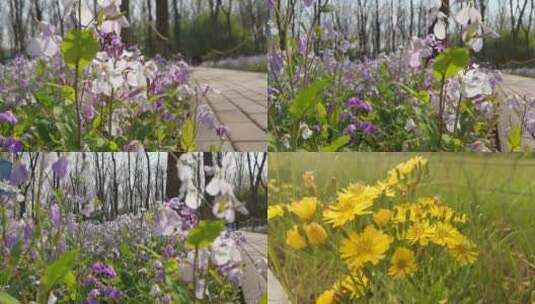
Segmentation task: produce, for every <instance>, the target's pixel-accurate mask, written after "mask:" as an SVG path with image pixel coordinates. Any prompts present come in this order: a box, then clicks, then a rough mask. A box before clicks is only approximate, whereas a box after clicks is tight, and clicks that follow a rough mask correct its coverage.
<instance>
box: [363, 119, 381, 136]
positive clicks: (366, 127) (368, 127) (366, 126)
mask: <svg viewBox="0 0 535 304" xmlns="http://www.w3.org/2000/svg"><path fill="white" fill-rule="evenodd" d="M359 130H361V131H362V132H364V133H367V134H374V133H375V132H377V128H376V127H375V126H374V125H373V124H372V123H371V122H367V121H364V122H361V123H360V125H359Z"/></svg>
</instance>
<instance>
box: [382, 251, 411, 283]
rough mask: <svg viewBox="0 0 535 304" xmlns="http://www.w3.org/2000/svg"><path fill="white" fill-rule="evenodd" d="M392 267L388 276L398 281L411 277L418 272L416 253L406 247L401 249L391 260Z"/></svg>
mask: <svg viewBox="0 0 535 304" xmlns="http://www.w3.org/2000/svg"><path fill="white" fill-rule="evenodd" d="M390 263H391V266H390V268H389V269H388V274H389V275H391V276H392V277H394V278H396V279H402V278H405V277H410V276H412V275H413V274H414V273H415V272H416V268H417V267H416V260H415V259H414V252H412V250H410V249H407V248H405V247H399V248H397V249H396V251H395V252H394V255H393V256H392V259H391V260H390Z"/></svg>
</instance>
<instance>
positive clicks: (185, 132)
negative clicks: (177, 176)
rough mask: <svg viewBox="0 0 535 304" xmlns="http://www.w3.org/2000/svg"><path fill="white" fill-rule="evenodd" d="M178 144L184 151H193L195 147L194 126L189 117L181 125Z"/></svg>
mask: <svg viewBox="0 0 535 304" xmlns="http://www.w3.org/2000/svg"><path fill="white" fill-rule="evenodd" d="M180 145H181V146H182V149H183V150H184V151H193V150H194V149H195V127H194V126H193V122H192V121H191V119H187V120H186V121H185V122H184V126H182V138H181V140H180Z"/></svg>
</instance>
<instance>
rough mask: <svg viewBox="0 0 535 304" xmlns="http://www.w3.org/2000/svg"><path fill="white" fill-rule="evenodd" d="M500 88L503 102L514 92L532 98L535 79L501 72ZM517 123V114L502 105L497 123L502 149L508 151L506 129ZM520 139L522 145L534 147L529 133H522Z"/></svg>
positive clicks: (534, 91)
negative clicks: (522, 135) (501, 81)
mask: <svg viewBox="0 0 535 304" xmlns="http://www.w3.org/2000/svg"><path fill="white" fill-rule="evenodd" d="M502 89H503V95H504V100H503V102H505V103H506V102H507V99H508V98H509V97H512V96H513V95H514V94H518V95H521V96H531V97H532V98H533V97H535V79H534V78H528V77H522V76H516V75H509V74H503V83H502ZM503 102H502V103H503ZM519 124H520V119H519V118H518V115H517V114H516V113H515V112H513V111H512V110H511V109H510V108H509V107H507V105H503V106H502V110H501V115H500V120H499V124H498V129H499V131H500V132H499V133H500V142H501V146H502V151H504V152H508V151H509V146H508V144H507V136H508V130H509V129H510V128H511V126H512V125H519ZM522 141H523V142H522V143H523V145H529V146H530V147H532V148H533V147H535V141H534V140H533V138H531V136H530V135H529V134H524V137H523V138H522Z"/></svg>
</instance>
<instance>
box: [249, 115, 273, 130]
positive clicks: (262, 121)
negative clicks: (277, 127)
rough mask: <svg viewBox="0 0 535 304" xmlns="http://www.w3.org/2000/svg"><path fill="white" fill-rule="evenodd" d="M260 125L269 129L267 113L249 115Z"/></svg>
mask: <svg viewBox="0 0 535 304" xmlns="http://www.w3.org/2000/svg"><path fill="white" fill-rule="evenodd" d="M249 116H250V117H251V118H252V119H253V120H254V121H255V122H256V123H257V124H258V125H260V126H261V127H262V129H264V130H267V128H268V119H267V117H266V115H264V114H262V113H260V114H250V115H249Z"/></svg>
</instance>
